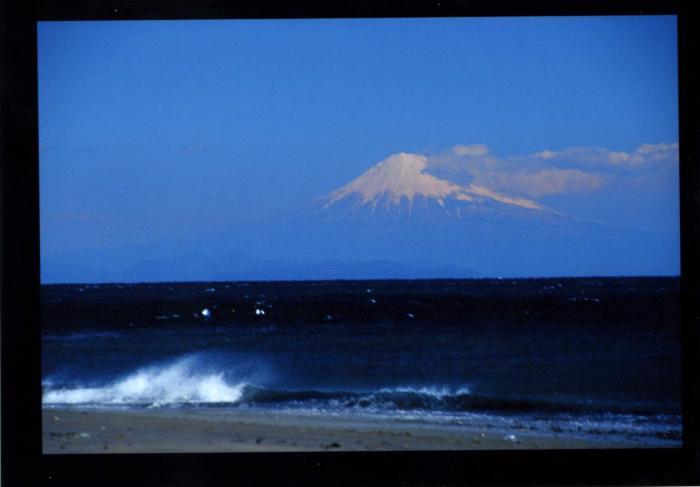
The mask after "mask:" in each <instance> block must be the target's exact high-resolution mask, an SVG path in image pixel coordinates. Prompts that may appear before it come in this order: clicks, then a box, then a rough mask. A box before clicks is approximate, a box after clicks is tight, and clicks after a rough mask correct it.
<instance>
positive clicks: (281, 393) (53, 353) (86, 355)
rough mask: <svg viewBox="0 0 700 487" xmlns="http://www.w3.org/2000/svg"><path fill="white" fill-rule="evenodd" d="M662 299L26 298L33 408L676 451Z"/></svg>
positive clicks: (562, 294)
mask: <svg viewBox="0 0 700 487" xmlns="http://www.w3.org/2000/svg"><path fill="white" fill-rule="evenodd" d="M679 286H680V284H679V279H678V278H675V277H669V278H651V277H650V278H643V277H640V278H561V279H462V280H382V281H297V282H290V281H287V282H282V281H275V282H191V283H141V284H72V285H68V284H65V285H64V284H62V285H43V286H42V288H41V300H42V401H43V407H44V408H58V407H60V408H66V407H69V408H76V409H80V408H97V409H104V408H108V409H145V408H148V409H164V410H166V409H167V410H180V409H188V410H190V409H193V408H200V409H201V408H206V409H217V408H219V409H220V408H224V409H226V410H230V411H236V410H255V411H273V412H275V413H276V414H285V413H290V414H294V415H297V416H298V415H310V416H315V417H318V416H329V417H331V416H332V417H353V418H363V417H372V418H376V417H383V418H386V419H389V420H392V421H408V422H414V423H420V424H424V425H426V427H430V426H431V425H438V424H439V425H454V426H455V427H459V425H462V424H470V425H473V424H480V425H483V427H484V428H490V429H493V430H497V431H502V432H504V433H508V432H509V431H515V430H516V429H517V430H518V431H525V430H526V431H533V432H539V433H545V434H547V433H552V434H556V435H560V436H562V435H563V436H566V435H568V436H571V437H598V438H602V437H605V438H624V439H633V440H635V441H637V442H639V443H640V444H643V445H648V446H653V447H659V446H671V447H677V446H681V438H682V417H681V363H680V362H681V360H680V349H681V333H680V298H679Z"/></svg>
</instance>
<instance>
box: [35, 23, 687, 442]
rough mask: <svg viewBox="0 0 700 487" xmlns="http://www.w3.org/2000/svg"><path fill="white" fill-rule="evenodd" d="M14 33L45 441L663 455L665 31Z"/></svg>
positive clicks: (599, 27) (674, 86) (216, 26)
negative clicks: (32, 40)
mask: <svg viewBox="0 0 700 487" xmlns="http://www.w3.org/2000/svg"><path fill="white" fill-rule="evenodd" d="M37 31H38V81H39V164H40V168H39V176H40V209H41V215H40V223H41V234H40V236H41V327H42V341H41V354H42V366H41V369H42V384H41V389H42V414H43V416H42V430H43V452H44V453H52V454H54V453H55V454H71V453H173V452H186V453H197V452H279V451H396V450H475V449H478V450H504V449H505V450H508V449H528V450H534V449H581V448H585V449H591V448H605V449H610V448H647V447H648V448H659V447H671V448H679V447H681V446H682V416H681V387H682V382H681V360H680V349H681V326H680V291H679V289H680V250H679V247H680V230H679V189H678V186H679V167H678V166H679V155H678V151H679V145H678V79H677V71H678V62H677V52H676V36H677V33H676V17H675V16H599V17H596V16H591V17H512V18H496V17H494V18H486V17H484V18H410V19H409V18H404V19H286V20H181V21H51V22H48V21H45V22H39V23H38V29H37Z"/></svg>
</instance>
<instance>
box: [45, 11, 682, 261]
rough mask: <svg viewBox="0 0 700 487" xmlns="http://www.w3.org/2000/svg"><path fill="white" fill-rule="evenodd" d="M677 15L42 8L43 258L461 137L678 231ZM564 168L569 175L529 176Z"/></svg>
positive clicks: (273, 200) (231, 218)
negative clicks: (195, 15) (256, 13)
mask: <svg viewBox="0 0 700 487" xmlns="http://www.w3.org/2000/svg"><path fill="white" fill-rule="evenodd" d="M675 22H676V20H675V17H672V16H658V17H657V16H652V17H641V16H638V17H585V18H584V17H576V18H561V17H560V18H502V19H501V18H479V19H402V20H397V19H372V20H366V19H365V20H360V19H357V20H293V21H253V20H250V21H242V20H233V21H167V22H166V21H158V22H150V21H135V22H41V23H39V28H38V41H39V104H40V113H39V125H40V179H41V228H42V255H49V254H55V253H60V252H63V251H67V250H80V249H83V248H95V247H98V248H99V247H105V248H106V247H116V246H119V245H123V244H129V243H139V242H149V241H157V240H161V239H177V238H190V237H192V236H193V235H206V234H208V233H210V232H215V231H218V230H219V229H221V228H222V227H223V226H225V225H227V224H230V223H235V222H237V221H241V220H256V219H261V218H264V217H265V216H266V215H268V214H271V213H275V212H277V211H279V210H280V209H284V208H293V207H296V206H300V205H304V204H306V203H307V202H308V201H310V200H311V199H313V198H315V197H317V196H320V195H323V194H326V193H328V192H329V191H331V190H333V189H335V188H336V187H338V186H340V185H342V184H344V183H346V182H347V181H348V180H350V179H352V178H354V177H356V176H358V175H359V174H360V173H362V172H363V171H365V170H366V169H367V168H368V167H370V166H371V165H373V164H375V163H376V162H378V161H380V160H382V159H384V158H386V157H387V156H388V155H389V154H392V153H396V152H399V151H404V152H415V153H420V154H426V155H429V156H430V157H432V158H433V159H434V160H440V158H442V159H445V158H446V157H447V154H453V155H454V154H456V152H458V151H455V149H454V147H455V146H460V145H464V146H471V145H474V144H483V145H485V146H486V147H487V148H488V150H487V152H488V155H489V156H490V157H492V158H495V159H497V160H498V163H499V164H500V165H501V166H500V170H499V171H496V173H498V174H496V173H494V172H493V171H491V173H484V172H483V171H482V173H481V175H482V177H483V178H484V179H485V180H488V181H490V182H491V183H493V184H496V185H498V184H500V185H501V186H503V187H505V188H506V189H509V190H510V191H515V192H524V193H528V191H530V193H529V195H530V196H533V197H534V196H536V197H537V198H538V199H540V200H542V201H545V203H547V204H549V205H550V206H557V207H559V208H561V209H562V210H563V211H567V212H568V213H571V214H572V215H574V216H580V217H582V218H590V219H596V220H606V219H607V221H609V222H610V223H615V224H621V225H631V226H637V227H645V228H657V227H658V228H661V227H663V228H664V229H665V231H666V232H667V233H668V236H669V238H675V239H677V235H676V234H677V231H678V223H677V218H678V214H677V212H678V210H677V206H678V204H677V199H678V192H677V146H676V147H675V148H674V146H673V145H672V144H675V143H677V141H678V124H677V119H678V103H677V97H678V94H677V57H676V27H675V25H676V24H675ZM662 144H666V145H662ZM643 147H652V148H653V150H652V149H649V150H646V152H645V149H641V151H642V153H644V154H649V153H654V154H658V153H663V154H662V155H658V156H655V157H656V159H654V160H652V158H650V157H651V156H649V157H647V159H646V160H644V161H642V162H641V163H639V164H635V163H633V160H635V159H634V155H635V154H639V151H640V148H643ZM659 147H660V148H661V149H659ZM572 148H574V149H572ZM575 148H578V149H575ZM657 149H658V150H657ZM577 150H578V152H577ZM543 151H548V152H543ZM586 151H588V152H586ZM591 151H593V152H591ZM596 151H597V152H596ZM601 151H602V152H601ZM550 153H551V154H555V155H556V156H552V157H537V156H535V154H540V155H542V154H545V156H546V155H549V154H550ZM593 153H595V155H591V154H593ZM601 154H602V155H601ZM610 154H613V155H612V156H610ZM614 154H627V156H626V157H627V160H626V161H625V160H622V159H624V157H623V156H615V155H614ZM596 157H597V159H596ZM640 157H641V156H640ZM645 157H646V156H645ZM674 158H675V159H674ZM662 159H663V160H662ZM591 161H593V162H591ZM650 161H651V162H650ZM659 161H661V162H659ZM563 170H569V171H572V170H577V171H580V172H583V173H585V175H584V176H580V175H576V174H573V173H567V174H564V173H557V174H554V173H552V174H554V175H553V176H552V175H551V174H550V175H549V176H547V177H550V176H551V177H553V178H554V179H556V181H557V182H556V183H553V184H554V186H556V187H557V188H559V190H557V191H554V192H551V190H550V192H547V190H545V191H544V192H543V191H542V186H541V185H540V186H539V189H536V190H534V191H533V189H532V188H533V187H534V186H533V184H534V185H536V183H537V181H540V180H541V178H542V177H544V176H542V173H543V172H546V171H563ZM509 171H510V172H511V173H518V174H521V175H523V174H524V176H522V177H519V179H518V181H520V183H518V184H520V186H518V184H515V183H512V184H511V182H509V181H505V179H504V178H505V176H504V174H506V175H507V173H508V172H509ZM537 174H540V176H539V177H540V180H538V179H537V177H538V176H537ZM547 174H549V173H547ZM591 175H593V176H591ZM596 175H598V176H600V177H601V178H603V179H601V180H600V181H602V182H600V184H598V185H597V186H596V184H594V179H591V178H595V177H596ZM560 176H561V177H560ZM564 176H566V178H565V179H566V180H567V181H568V182H564V183H562V184H563V185H559V186H557V184H559V179H562V178H564ZM589 176H590V177H589ZM587 177H588V179H586V178H587ZM557 178H559V179H557ZM577 178H578V179H577ZM506 179H507V178H506ZM550 179H551V178H550ZM540 182H541V181H540ZM550 186H551V185H550ZM533 192H534V193H537V194H536V195H533ZM135 257H136V256H135Z"/></svg>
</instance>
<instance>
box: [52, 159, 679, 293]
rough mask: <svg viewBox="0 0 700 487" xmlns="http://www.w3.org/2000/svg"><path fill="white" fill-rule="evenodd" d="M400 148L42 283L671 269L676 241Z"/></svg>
mask: <svg viewBox="0 0 700 487" xmlns="http://www.w3.org/2000/svg"><path fill="white" fill-rule="evenodd" d="M440 176H441V177H438V176H436V175H434V174H431V173H430V168H429V165H428V160H427V158H426V157H425V156H422V155H417V154H407V153H399V154H394V155H391V156H389V157H388V158H386V159H385V160H383V161H381V162H379V163H378V164H376V165H374V166H373V167H371V168H370V169H369V170H367V171H366V172H364V173H363V174H361V175H360V176H359V177H357V178H356V179H354V180H352V181H350V182H348V183H347V184H345V185H343V186H341V187H339V188H337V189H336V190H334V191H331V192H330V193H328V194H327V195H325V196H322V197H319V198H318V199H316V200H315V201H313V202H312V203H311V204H310V205H309V206H307V207H306V208H305V209H303V210H300V211H287V212H285V213H280V216H278V217H276V218H271V219H269V220H263V221H257V222H256V223H254V224H246V225H238V226H235V225H234V226H229V227H227V228H226V229H225V231H222V232H220V233H219V234H217V235H212V236H210V237H207V238H205V239H203V240H202V239H199V240H195V239H192V240H189V241H168V242H154V243H151V244H143V245H139V246H122V247H119V248H115V249H85V250H81V251H76V252H72V253H64V254H60V255H59V254H54V255H45V256H43V258H42V282H44V283H55V282H151V281H152V282H158V281H161V282H163V281H202V280H245V281H255V280H314V279H316V280H318V279H321V280H332V279H432V278H471V277H498V276H503V277H541V276H576V275H600V276H604V275H665V274H668V269H669V268H673V267H674V263H673V262H669V259H672V257H670V256H672V255H674V252H672V251H671V247H672V246H673V245H675V242H673V241H670V240H669V239H668V238H667V237H664V236H663V235H661V234H657V233H654V232H653V231H643V230H637V229H625V228H618V227H613V226H609V225H603V224H599V223H595V222H588V221H581V220H578V219H575V218H571V217H569V216H567V215H564V214H562V213H560V212H557V211H556V210H555V209H552V208H547V207H546V206H545V205H543V204H541V203H539V202H537V201H534V200H532V199H528V198H525V197H522V196H516V195H506V194H501V193H499V192H497V191H494V190H492V189H490V188H487V187H485V186H483V185H480V184H476V183H474V182H469V183H466V184H465V183H463V182H462V183H457V182H454V181H451V180H449V179H446V178H444V177H443V175H442V174H440Z"/></svg>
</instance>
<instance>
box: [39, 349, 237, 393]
mask: <svg viewBox="0 0 700 487" xmlns="http://www.w3.org/2000/svg"><path fill="white" fill-rule="evenodd" d="M245 386H246V384H245V383H239V384H229V383H228V382H227V381H226V380H225V379H224V374H223V372H215V373H200V372H198V371H197V367H196V363H195V361H193V360H192V359H189V358H185V359H181V360H178V361H177V362H175V363H172V364H170V365H166V366H160V367H147V368H143V369H140V370H137V371H136V372H134V373H133V374H131V375H129V376H127V377H125V378H124V379H121V380H118V381H115V382H113V383H111V384H109V385H106V386H104V387H78V388H73V389H58V390H49V391H47V392H45V393H44V395H43V398H42V402H43V403H44V404H98V405H99V404H105V405H107V404H110V405H111V404H115V405H116V404H150V405H165V404H183V403H192V404H203V403H221V402H228V403H233V402H236V401H238V400H239V399H240V398H241V396H242V394H243V388H244V387H245Z"/></svg>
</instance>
